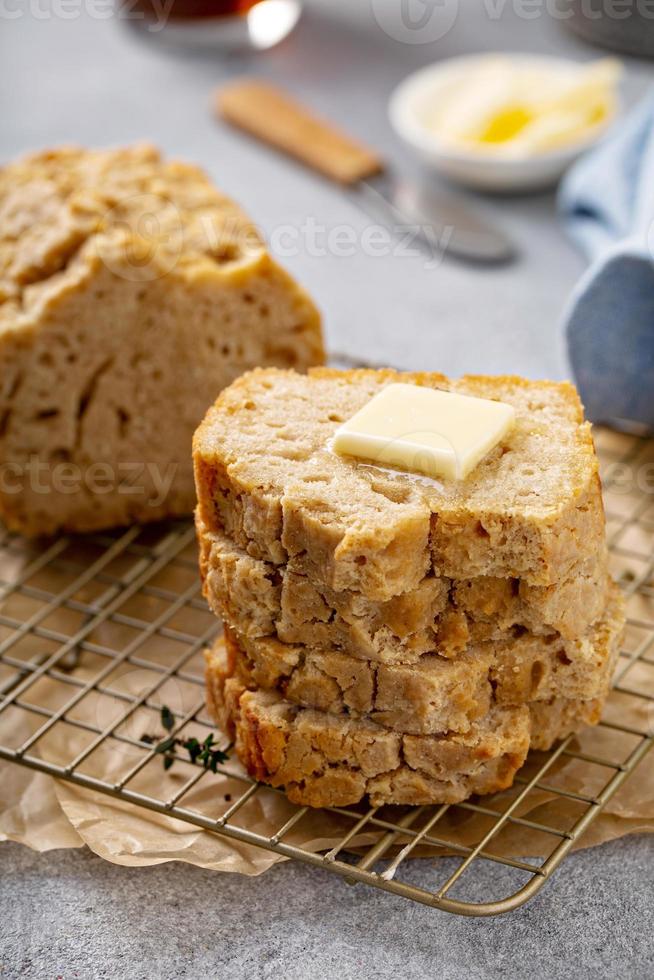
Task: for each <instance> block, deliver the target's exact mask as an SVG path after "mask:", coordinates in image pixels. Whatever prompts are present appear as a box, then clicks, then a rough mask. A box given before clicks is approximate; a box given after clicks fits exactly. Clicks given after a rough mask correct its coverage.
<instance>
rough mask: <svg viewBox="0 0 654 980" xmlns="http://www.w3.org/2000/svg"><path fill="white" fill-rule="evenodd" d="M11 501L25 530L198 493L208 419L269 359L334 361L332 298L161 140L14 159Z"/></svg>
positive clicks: (5, 315) (103, 521)
mask: <svg viewBox="0 0 654 980" xmlns="http://www.w3.org/2000/svg"><path fill="white" fill-rule="evenodd" d="M0 216H1V219H2V220H1V222H0V466H1V467H2V470H3V473H4V474H5V479H4V480H3V481H2V487H1V488H0V517H2V519H3V520H4V521H5V522H6V523H7V524H8V525H9V526H10V527H11V528H13V529H15V530H18V531H23V532H25V533H27V534H39V533H49V532H54V531H56V530H57V529H59V528H65V529H69V530H89V529H93V528H101V527H105V526H109V525H113V524H124V523H128V522H131V521H134V520H138V521H146V520H157V519H159V518H161V517H163V516H166V515H173V514H184V513H188V512H190V511H191V510H192V509H193V506H194V502H195V492H194V486H193V476H192V466H191V439H192V434H193V430H194V429H195V427H196V426H197V424H198V422H199V421H200V419H201V418H202V416H203V414H204V412H205V411H206V408H207V405H209V404H210V403H211V402H212V401H213V399H214V398H215V396H216V392H217V391H218V390H220V389H221V388H223V387H225V386H226V385H228V384H229V383H230V382H231V381H233V380H234V378H236V377H237V376H238V375H240V374H241V373H242V372H243V371H245V370H246V369H248V368H250V367H253V366H255V365H258V364H274V365H277V366H280V367H297V368H298V369H304V368H306V367H307V366H308V365H311V364H318V363H321V362H322V360H323V347H322V340H321V331H320V320H319V316H318V313H317V311H316V309H315V307H314V305H313V303H312V302H311V300H310V299H309V298H308V296H307V295H306V294H305V293H304V292H303V291H302V290H301V289H300V288H299V287H298V286H297V285H296V284H295V283H294V282H293V280H292V279H291V278H290V276H288V275H287V273H285V272H284V271H283V270H282V269H281V268H280V267H279V266H278V265H277V264H276V263H275V262H274V261H273V260H272V259H271V258H270V256H269V255H268V253H267V251H266V249H265V245H264V242H263V240H262V239H261V237H260V236H259V234H258V232H257V231H256V229H255V228H254V227H253V225H252V224H251V223H250V221H249V220H248V219H247V218H246V217H245V215H244V214H243V213H242V212H241V211H240V209H239V208H238V207H236V205H234V204H233V203H232V202H231V201H230V200H229V199H228V198H226V197H224V196H223V195H222V194H220V193H219V192H218V191H216V190H215V189H214V187H213V186H212V184H211V183H210V181H209V180H208V178H207V177H206V176H205V174H203V173H202V172H201V171H200V170H198V169H197V168H195V167H192V166H189V165H187V164H183V163H178V162H174V161H164V160H162V159H161V158H160V156H159V154H158V153H157V151H156V150H155V149H153V148H152V147H148V146H137V147H132V148H130V149H125V150H107V151H85V150H81V149H74V148H67V149H60V150H54V151H50V152H44V153H39V154H36V155H34V156H31V157H27V158H26V159H23V160H20V161H18V162H16V163H13V164H10V165H8V166H6V167H4V168H3V169H1V170H0Z"/></svg>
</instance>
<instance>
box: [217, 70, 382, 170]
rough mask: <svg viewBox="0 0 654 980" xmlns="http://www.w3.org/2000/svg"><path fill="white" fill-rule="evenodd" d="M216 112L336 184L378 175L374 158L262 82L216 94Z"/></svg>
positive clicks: (233, 86)
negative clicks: (336, 182)
mask: <svg viewBox="0 0 654 980" xmlns="http://www.w3.org/2000/svg"><path fill="white" fill-rule="evenodd" d="M216 110H217V112H218V113H219V114H220V115H221V116H222V117H223V118H224V119H226V120H227V121H228V122H230V123H231V124H232V125H234V126H238V128H239V129H244V130H245V131H246V132H248V133H250V134H251V135H252V136H256V137H258V139H260V140H263V141H264V143H269V144H270V145H271V146H274V147H276V148H277V149H278V150H282V151H283V152H284V153H288V154H289V155H290V156H292V157H295V158H296V159H297V160H300V161H301V162H302V163H305V164H307V166H309V167H312V168H313V169H314V170H318V171H320V173H322V174H323V175H325V176H326V177H329V178H330V179H331V180H335V181H338V182H339V183H341V184H353V183H355V182H356V181H357V180H362V179H363V178H364V177H370V176H371V175H372V174H376V173H378V172H379V171H380V170H382V167H383V165H382V161H381V160H380V158H379V157H378V156H377V155H376V154H375V153H373V152H372V151H371V150H368V149H366V147H365V146H362V145H361V144H360V143H357V142H356V141H355V140H353V139H351V138H350V137H349V136H346V135H345V133H341V132H339V131H338V130H337V129H335V128H334V127H333V126H332V125H331V123H326V122H323V121H322V120H321V119H317V118H316V117H315V116H313V115H312V114H311V113H310V112H309V111H308V110H307V109H305V108H304V106H302V105H300V104H299V103H298V102H295V101H294V100H293V99H291V98H289V97H288V96H287V95H286V94H285V93H284V92H281V91H280V90H279V89H277V88H275V87H274V86H272V85H268V84H267V83H265V82H259V81H256V80H254V79H241V80H239V81H236V82H232V83H231V84H230V85H228V86H226V87H225V88H223V89H221V90H220V91H219V92H217V94H216Z"/></svg>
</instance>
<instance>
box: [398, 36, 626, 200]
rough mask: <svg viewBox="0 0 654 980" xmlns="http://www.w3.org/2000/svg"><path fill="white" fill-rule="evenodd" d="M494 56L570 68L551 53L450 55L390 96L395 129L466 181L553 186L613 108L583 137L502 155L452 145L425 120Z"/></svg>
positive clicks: (429, 159)
mask: <svg viewBox="0 0 654 980" xmlns="http://www.w3.org/2000/svg"><path fill="white" fill-rule="evenodd" d="M489 57H501V58H503V59H510V60H511V61H512V62H513V64H514V65H515V66H516V68H520V67H521V66H523V65H524V66H525V67H527V66H528V67H530V68H534V67H542V68H569V67H570V61H569V60H567V59H565V58H555V57H549V56H548V55H512V54H501V55H490V56H489V55H488V54H483V55H466V56H464V57H460V58H448V59H447V60H445V61H441V62H439V63H438V64H434V65H429V66H428V67H426V68H422V69H421V70H420V71H417V72H415V73H414V74H413V75H409V77H408V78H405V80H404V81H403V82H401V83H400V85H398V87H397V88H396V89H395V91H394V92H393V94H392V95H391V99H390V102H389V116H390V120H391V124H392V126H393V128H394V129H395V131H396V133H397V134H398V135H399V136H400V137H401V138H402V139H403V140H404V141H405V143H408V145H409V146H410V147H411V148H412V149H413V150H416V151H417V153H418V154H419V156H420V157H421V158H422V160H423V161H424V162H425V163H427V165H428V166H430V167H431V168H432V169H433V170H435V171H437V172H438V173H440V174H443V175H444V176H446V177H448V178H449V179H450V180H453V181H456V182H457V183H459V184H463V185H465V186H467V187H474V188H477V189H479V190H485V191H502V192H520V191H527V190H536V189H540V188H545V187H549V186H551V185H552V184H554V183H556V181H557V180H558V179H559V177H560V176H561V175H562V174H563V172H564V171H565V170H566V169H567V168H568V167H569V166H570V164H571V163H573V162H574V160H576V159H577V157H578V156H580V155H581V154H582V153H583V152H584V151H585V150H587V149H588V148H589V147H590V146H592V145H593V144H595V143H596V142H597V141H598V140H599V139H600V137H601V136H602V135H603V134H604V132H605V131H606V129H607V128H608V126H609V125H610V124H611V122H612V120H613V118H614V117H615V112H613V113H612V114H609V115H608V116H607V117H606V118H605V119H603V120H602V121H601V122H599V123H597V124H596V125H595V126H593V127H592V128H589V129H588V130H587V131H586V132H585V133H584V135H583V137H582V138H580V139H579V140H577V141H576V142H574V143H572V144H569V145H567V146H565V147H562V148H560V149H556V150H551V151H548V152H544V153H538V154H534V155H533V156H529V157H524V158H512V157H508V156H507V157H502V156H500V155H498V154H497V153H496V152H492V151H487V152H486V151H484V150H483V149H477V150H471V151H469V152H468V151H465V150H460V149H453V148H452V147H451V146H448V145H446V144H444V143H443V142H442V141H441V140H439V138H438V135H437V134H436V133H434V132H433V131H432V130H430V129H428V128H427V126H425V124H424V123H423V121H422V119H423V117H424V110H425V107H426V105H428V104H432V105H433V103H434V101H435V100H437V99H438V98H439V97H445V93H446V92H447V90H448V89H449V90H451V86H452V85H453V84H456V81H457V79H458V78H463V77H465V75H466V73H467V72H468V71H469V70H470V69H471V68H473V67H476V66H477V65H479V64H480V63H481V62H482V61H483V60H484V59H487V58H489Z"/></svg>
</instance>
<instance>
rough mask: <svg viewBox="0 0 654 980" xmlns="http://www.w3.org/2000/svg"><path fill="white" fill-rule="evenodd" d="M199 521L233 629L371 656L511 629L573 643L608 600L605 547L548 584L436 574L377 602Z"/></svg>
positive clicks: (223, 612) (220, 609) (457, 647)
mask: <svg viewBox="0 0 654 980" xmlns="http://www.w3.org/2000/svg"><path fill="white" fill-rule="evenodd" d="M196 524H197V532H198V542H199V546H200V570H201V574H202V578H203V584H204V594H205V596H206V599H207V601H208V603H209V605H210V606H211V608H212V609H213V611H214V612H215V613H216V614H217V615H218V616H220V617H221V618H223V619H225V621H226V622H227V623H228V624H230V625H231V626H233V628H234V629H235V630H236V631H237V632H239V633H240V634H242V635H243V636H246V637H251V638H255V637H259V636H276V637H277V638H278V639H280V640H283V641H284V642H286V643H299V644H302V645H304V646H307V647H310V648H312V649H317V650H323V651H326V650H331V649H333V650H341V651H343V652H345V653H349V654H351V655H352V656H354V657H360V658H363V659H365V660H378V661H380V662H385V663H394V662H410V661H412V660H415V659H417V658H418V657H420V656H421V655H422V654H424V653H428V652H430V651H434V650H438V652H439V653H441V654H442V655H446V656H457V655H458V654H459V653H460V652H461V651H462V650H464V649H465V648H466V647H467V645H468V644H469V642H470V641H471V640H473V639H477V640H481V639H499V640H503V639H506V632H507V631H508V630H510V629H512V628H513V627H514V626H520V627H524V628H526V629H528V630H530V631H531V632H534V633H560V634H561V635H562V636H563V637H564V638H572V637H577V636H579V635H580V634H582V633H584V632H585V630H586V629H588V627H589V626H590V624H591V623H593V622H595V620H596V619H597V618H598V617H599V616H601V614H602V613H603V611H604V608H605V606H606V602H607V589H608V586H609V581H610V580H609V577H608V572H607V556H606V550H605V549H603V548H600V549H598V552H597V554H596V555H594V556H593V557H592V558H589V559H587V560H586V561H584V562H579V563H577V565H575V566H574V568H573V570H572V572H571V573H570V575H569V576H568V577H567V578H565V579H563V580H562V581H561V582H559V583H557V584H556V585H552V586H534V585H528V584H527V583H525V582H521V581H520V580H518V579H501V578H491V577H483V576H482V577H481V578H478V579H468V580H465V581H459V582H457V581H452V580H450V579H447V578H445V577H436V576H435V575H433V574H430V575H427V576H425V577H424V578H423V579H421V581H420V582H419V583H418V585H417V586H416V588H415V589H413V590H412V591H411V592H406V593H403V594H401V595H399V596H394V597H393V598H392V599H389V600H387V601H386V602H373V601H371V600H369V599H366V598H365V596H362V595H361V594H360V593H358V592H353V591H343V592H336V591H335V590H333V589H330V588H328V587H327V586H324V585H323V586H318V585H315V584H314V583H313V582H312V581H311V579H310V578H309V576H308V574H307V572H308V570H307V568H306V563H305V562H304V559H303V557H302V556H296V557H294V558H291V559H290V560H289V562H288V563H287V564H286V565H273V564H272V563H271V562H264V561H262V560H261V559H258V558H252V557H251V556H250V555H249V554H248V553H247V552H246V551H245V550H244V549H242V548H239V547H238V545H236V544H234V543H233V542H232V541H231V540H230V539H229V538H227V537H226V535H224V534H222V533H220V532H213V533H211V532H209V531H208V530H207V529H206V527H205V526H204V525H203V523H202V521H201V519H200V517H199V515H198V514H197V513H196Z"/></svg>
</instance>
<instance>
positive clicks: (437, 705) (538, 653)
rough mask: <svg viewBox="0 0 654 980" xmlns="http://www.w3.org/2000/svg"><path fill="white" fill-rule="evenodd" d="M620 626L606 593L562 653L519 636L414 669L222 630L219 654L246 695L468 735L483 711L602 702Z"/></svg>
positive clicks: (554, 645) (616, 602)
mask: <svg viewBox="0 0 654 980" xmlns="http://www.w3.org/2000/svg"><path fill="white" fill-rule="evenodd" d="M623 622H624V613H623V602H622V597H621V595H620V594H619V592H618V589H617V587H616V586H613V587H612V592H611V599H610V601H609V603H608V606H607V608H606V610H605V611H604V614H603V616H602V618H601V620H600V621H599V622H597V623H596V624H595V625H594V626H593V627H592V628H591V629H590V630H589V631H588V633H587V635H585V636H582V637H580V638H578V640H577V641H576V642H575V644H573V643H572V641H569V643H568V645H567V646H565V645H564V643H563V642H562V640H561V638H560V637H557V636H555V635H553V636H545V637H544V636H537V635H533V634H529V633H525V634H523V635H521V636H519V637H513V636H509V637H507V638H506V639H505V640H504V641H503V642H501V643H498V642H484V643H480V644H477V645H472V646H471V647H470V648H469V649H468V651H467V652H465V653H462V654H461V655H460V656H458V657H457V658H456V659H453V660H449V659H446V658H444V657H440V656H438V655H437V654H426V655H424V656H422V657H421V658H420V659H419V660H417V661H416V662H415V663H410V664H398V663H396V664H383V663H382V664H380V663H376V662H374V661H365V660H359V659H356V658H354V657H351V656H349V655H348V654H347V653H343V652H341V651H337V650H333V651H326V652H324V651H315V650H310V649H307V648H306V647H302V646H298V645H291V644H287V643H282V642H280V641H279V640H276V639H272V638H270V637H259V638H255V639H252V638H248V637H244V636H242V635H239V634H238V633H236V632H235V631H234V630H232V629H230V628H229V627H225V647H226V656H227V664H228V667H229V670H230V672H231V673H232V674H233V675H235V676H238V677H239V678H240V679H241V680H242V681H243V683H244V684H245V686H246V687H248V688H249V689H250V690H254V689H257V688H261V689H263V690H276V691H278V692H279V693H281V694H282V695H283V697H284V698H285V699H286V700H287V701H290V702H292V703H293V704H297V705H300V706H302V707H308V708H316V709H317V710H320V711H326V712H330V713H332V714H340V713H346V714H348V715H349V716H350V717H352V718H367V719H369V720H370V721H373V722H376V723H377V724H380V725H384V726H387V727H389V728H393V729H394V730H395V731H399V732H408V733H412V734H422V735H424V734H434V733H439V732H445V731H450V732H467V731H469V730H470V729H471V728H472V727H473V726H474V723H475V722H476V721H477V720H478V719H479V718H482V717H483V716H484V715H486V714H487V713H488V711H489V710H490V708H491V706H492V704H499V705H520V704H525V703H527V702H535V701H538V702H541V701H544V702H548V701H551V700H552V699H553V698H565V699H567V700H568V701H570V700H573V699H574V700H580V701H589V700H592V699H595V698H600V699H603V698H604V697H605V696H606V694H607V692H608V689H609V684H610V681H611V677H612V675H613V671H614V668H615V664H616V661H617V657H618V654H619V645H620V638H621V635H622V627H623Z"/></svg>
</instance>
